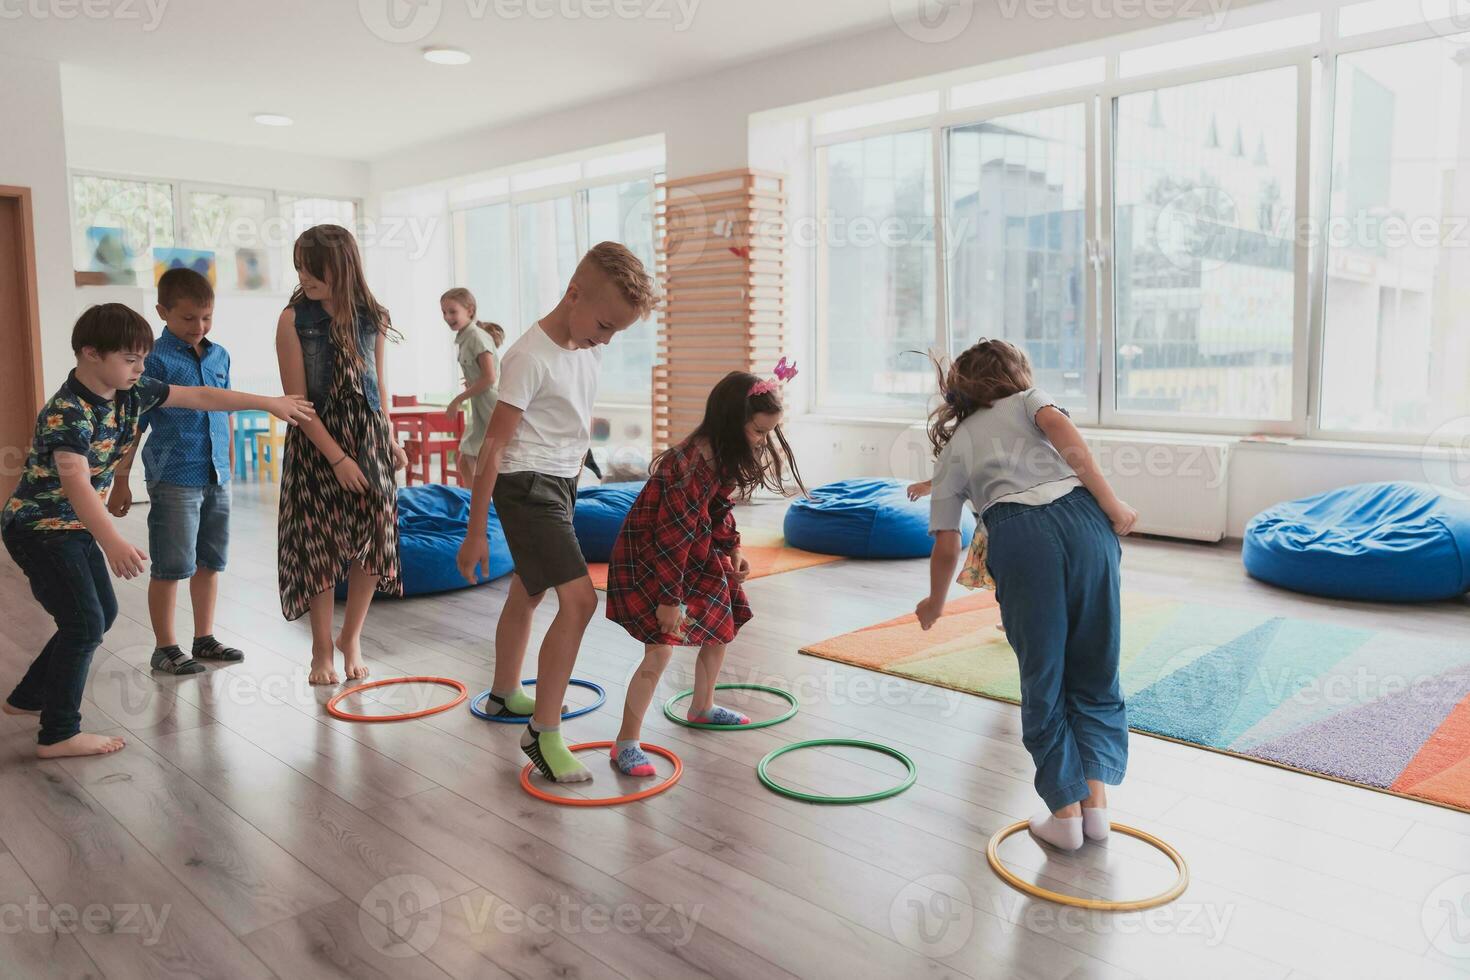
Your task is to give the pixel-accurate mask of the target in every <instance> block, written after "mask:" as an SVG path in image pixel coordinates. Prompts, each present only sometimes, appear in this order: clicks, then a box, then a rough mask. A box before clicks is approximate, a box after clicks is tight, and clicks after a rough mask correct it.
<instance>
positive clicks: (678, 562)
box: [607, 371, 805, 776]
mask: <svg viewBox="0 0 1470 980" xmlns="http://www.w3.org/2000/svg"><path fill="white" fill-rule="evenodd" d="M781 413H782V404H781V392H780V388H779V385H778V384H777V383H776V382H775V381H762V380H761V379H760V378H758V377H756V376H755V375H753V374H748V373H746V372H744V371H732V372H731V373H730V374H727V375H726V376H725V378H724V379H723V380H722V381H720V382H719V384H717V385H715V387H714V390H713V391H711V392H710V395H709V400H708V402H707V403H706V404H705V409H704V421H702V422H701V423H700V424H699V427H698V428H697V429H695V430H694V432H693V433H692V434H691V435H690V436H689V437H688V438H686V439H685V440H684V441H683V442H681V443H679V444H678V445H676V446H673V447H672V448H670V449H668V450H666V451H665V452H663V453H661V454H660V455H659V456H658V457H656V458H655V459H654V461H653V465H652V466H651V467H650V472H651V476H650V478H649V481H648V483H647V485H645V486H644V488H643V491H642V492H641V493H640V494H639V495H638V499H637V500H636V501H634V503H633V507H632V509H631V510H630V511H629V513H628V519H627V520H626V521H625V522H624V523H623V529H622V531H620V532H619V533H618V538H617V542H616V543H615V544H614V545H613V552H612V560H611V562H610V563H609V567H608V587H607V618H608V619H611V620H612V621H613V622H615V623H617V624H619V625H620V626H622V627H623V628H624V629H626V630H627V631H628V633H629V634H630V635H631V636H632V637H633V638H634V639H635V640H640V641H642V643H643V644H644V654H643V663H642V664H641V665H639V667H638V671H637V673H636V674H635V675H634V676H633V680H632V681H631V682H630V683H629V684H628V698H627V701H626V702H625V703H624V705H623V727H622V729H621V730H620V731H619V732H618V737H617V741H616V742H615V743H614V745H613V748H612V752H611V756H612V761H613V763H614V764H615V765H617V767H618V769H620V770H621V771H622V772H623V773H625V774H626V775H629V776H652V775H653V774H654V769H653V765H652V764H651V763H650V762H649V761H648V756H647V755H646V754H644V752H643V749H642V748H641V747H640V746H639V744H638V735H639V732H640V731H641V729H642V727H643V716H644V715H645V714H646V713H647V711H648V705H649V702H650V701H651V700H652V699H653V692H654V689H655V688H656V687H657V686H658V681H659V678H660V677H661V676H662V675H663V672H664V668H665V667H667V666H668V663H669V658H670V657H671V656H672V655H673V652H674V650H673V648H674V647H676V646H692V647H698V648H699V655H698V658H697V659H696V661H695V668H694V678H695V680H694V696H693V699H692V700H691V701H690V703H689V716H688V717H689V720H690V721H695V722H705V723H710V724H716V725H748V724H750V719H749V718H747V717H745V716H744V715H742V714H740V713H739V712H736V711H731V710H730V709H728V708H722V707H719V706H718V705H716V704H715V702H714V697H715V678H716V677H717V676H718V675H719V673H720V665H721V664H722V663H723V662H724V659H725V645H726V644H727V643H729V642H730V641H731V640H733V639H735V634H736V633H737V632H738V631H739V629H740V627H741V626H743V625H744V624H745V623H746V622H747V621H748V620H749V619H750V617H751V611H750V603H749V602H747V601H746V598H745V589H744V588H743V587H742V583H744V581H745V578H746V576H747V575H749V574H750V564H749V562H747V561H746V560H745V559H744V558H743V557H742V556H741V554H740V532H739V531H737V530H736V528H735V514H734V508H733V505H732V503H731V500H730V498H731V495H732V494H737V495H739V496H742V497H748V496H750V494H752V493H753V492H754V491H755V490H757V489H759V488H762V487H764V488H765V489H768V490H773V491H775V492H777V493H782V494H784V493H786V492H787V490H786V483H785V471H786V468H787V467H789V468H790V470H791V476H792V479H793V480H794V481H795V482H796V485H797V487H799V488H801V489H802V491H803V492H805V487H803V486H802V484H801V474H800V473H799V472H798V471H797V469H796V461H795V460H794V459H793V458H792V455H791V447H790V446H789V445H787V442H786V437H785V436H784V435H783V434H782V432H781Z"/></svg>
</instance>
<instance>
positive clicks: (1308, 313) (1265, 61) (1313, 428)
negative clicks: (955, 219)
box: [809, 0, 1466, 445]
mask: <svg viewBox="0 0 1470 980" xmlns="http://www.w3.org/2000/svg"><path fill="white" fill-rule="evenodd" d="M1345 6H1351V4H1350V3H1325V4H1324V3H1313V2H1310V0H1295V2H1293V0H1286V2H1282V3H1280V4H1273V5H1270V7H1269V8H1268V9H1267V10H1264V11H1244V12H1243V14H1244V15H1245V16H1246V17H1248V18H1249V23H1250V24H1257V23H1269V22H1273V21H1277V20H1283V19H1287V18H1292V17H1296V16H1299V15H1301V14H1303V13H1311V12H1318V13H1320V14H1321V19H1320V33H1319V36H1318V38H1317V40H1316V41H1314V42H1311V43H1306V44H1299V45H1296V46H1293V47H1289V48H1282V49H1280V50H1275V51H1270V52H1267V53H1264V54H1260V55H1253V56H1248V57H1234V58H1226V59H1221V60H1219V61H1211V62H1208V63H1206V64H1202V65H1199V66H1196V67H1191V68H1181V69H1169V70H1164V71H1158V72H1150V73H1146V74H1138V75H1133V76H1129V77H1127V78H1123V77H1120V75H1119V72H1118V65H1119V59H1120V56H1121V55H1122V54H1123V53H1124V52H1125V51H1129V50H1136V49H1139V48H1144V47H1152V46H1154V45H1156V44H1159V43H1162V42H1167V41H1171V40H1184V39H1187V38H1189V37H1191V36H1193V35H1192V34H1191V33H1190V32H1191V31H1198V30H1199V27H1198V26H1197V25H1196V26H1193V27H1191V26H1189V25H1167V26H1164V27H1160V28H1157V29H1154V30H1150V31H1145V32H1139V33H1137V34H1132V35H1128V36H1124V37H1119V38H1113V39H1109V40H1106V41H1102V42H1098V43H1096V44H1092V45H1080V46H1075V47H1068V48H1058V49H1054V50H1051V51H1047V52H1044V53H1040V54H1038V55H1037V56H1035V57H1032V58H1029V59H1028V60H1029V61H1030V62H1036V61H1044V62H1047V63H1050V62H1052V61H1057V62H1070V61H1079V60H1083V59H1086V58H1089V57H1095V56H1098V55H1101V56H1103V57H1104V58H1105V59H1106V68H1105V72H1104V80H1103V81H1102V82H1101V83H1099V84H1093V85H1086V86H1079V87H1073V88H1070V89H1059V90H1056V91H1051V92H1045V93H1042V94H1040V95H1035V96H1028V97H1024V98H1017V99H1010V100H1005V101H997V102H991V103H985V104H982V105H979V106H972V107H968V108H964V109H954V108H952V107H951V106H950V94H951V90H952V88H953V87H954V86H956V85H959V84H966V83H969V82H972V81H978V80H982V79H984V78H995V77H1004V76H1005V75H1007V74H1011V73H1015V72H1024V71H1027V70H1031V69H1033V68H1035V67H1036V65H1035V64H1034V63H1032V64H1027V63H1023V62H1022V61H1021V60H1020V59H1016V60H1014V61H1012V62H1008V63H1006V64H1004V65H994V64H992V65H987V66H983V67H977V69H976V70H975V71H973V72H963V73H962V72H950V73H945V74H943V75H937V76H933V77H932V78H931V79H930V80H929V82H930V83H932V84H933V85H934V86H935V87H937V88H938V90H939V98H940V108H939V111H938V112H937V113H935V114H934V115H932V116H929V117H923V116H920V117H914V118H908V119H902V120H895V121H892V122H887V123H882V124H876V125H872V126H865V127H860V128H855V129H849V130H843V131H837V132H829V133H822V134H819V135H813V136H812V138H811V141H810V143H811V145H810V150H811V162H812V167H811V187H810V188H809V190H810V194H811V200H812V201H813V202H814V203H815V207H816V213H817V214H821V213H822V211H823V209H824V207H825V202H826V189H825V187H824V186H823V185H824V183H825V179H824V173H825V171H824V159H823V154H824V152H825V148H826V147H828V146H830V145H832V144H834V143H845V142H851V141H853V140H858V139H864V138H868V137H872V136H881V135H891V134H895V133H902V132H914V131H917V130H922V129H925V128H927V129H929V130H930V131H931V133H932V134H933V138H934V153H933V154H932V157H931V166H932V167H933V168H934V173H933V185H934V192H935V232H934V239H935V248H936V250H937V254H936V276H935V287H936V288H937V289H938V290H939V297H938V300H939V301H938V303H937V304H936V317H935V319H936V335H935V337H934V338H933V344H934V346H933V348H932V349H933V350H934V351H935V352H937V353H941V354H951V353H953V351H952V350H951V349H950V342H951V338H950V336H949V324H950V322H951V319H952V316H951V310H950V308H949V307H950V303H951V296H950V290H949V275H950V269H949V263H948V261H947V255H946V251H947V249H946V244H945V243H946V241H947V238H948V235H947V231H948V224H949V221H950V215H949V213H948V185H949V178H950V174H949V160H948V155H947V148H948V139H947V135H946V134H947V131H948V130H949V129H951V128H955V127H959V126H965V125H973V124H975V123H980V122H985V121H988V120H992V119H995V118H997V117H1002V116H1009V115H1014V114H1016V113H1021V112H1028V111H1036V110H1041V109H1047V108H1054V107H1057V106H1062V105H1070V104H1077V103H1079V102H1081V103H1083V104H1084V105H1085V106H1086V107H1087V113H1086V116H1087V125H1088V135H1087V139H1088V145H1087V153H1088V163H1087V171H1088V172H1087V188H1086V201H1087V204H1086V206H1087V209H1088V216H1087V226H1088V229H1089V230H1088V234H1087V243H1086V247H1087V251H1088V256H1089V259H1090V264H1091V267H1092V274H1091V275H1089V276H1088V283H1087V287H1088V302H1087V309H1086V315H1087V327H1088V329H1087V338H1086V351H1087V357H1086V365H1087V378H1086V379H1085V383H1086V385H1087V390H1088V403H1089V411H1088V412H1087V413H1086V414H1085V415H1079V416H1078V419H1077V420H1078V422H1079V423H1081V424H1083V425H1094V426H1101V427H1109V428H1118V429H1127V430H1135V431H1164V432H1173V433H1200V434H1219V435H1240V436H1244V435H1251V434H1263V435H1274V436H1282V437H1292V438H1303V439H1309V440H1320V441H1338V442H1357V443H1377V444H1388V445H1413V444H1422V443H1423V441H1424V440H1425V438H1426V437H1427V436H1428V435H1429V434H1430V433H1429V432H1419V431H1414V432H1410V431H1406V430H1405V431H1394V432H1374V431H1363V430H1351V429H1350V430H1343V429H1330V428H1325V427H1323V426H1322V425H1321V404H1322V395H1323V391H1322V388H1323V383H1324V382H1323V373H1322V372H1323V359H1324V355H1325V347H1324V341H1325V337H1326V304H1325V300H1326V294H1327V288H1328V268H1329V250H1328V247H1327V243H1326V242H1324V241H1314V240H1312V237H1311V236H1308V235H1304V234H1302V229H1314V228H1317V227H1319V226H1321V225H1322V224H1323V221H1324V219H1325V218H1327V217H1328V215H1329V208H1330V203H1331V200H1332V197H1331V195H1332V182H1333V174H1332V160H1333V149H1334V145H1333V144H1334V139H1335V136H1336V134H1335V133H1334V126H1335V119H1336V94H1337V75H1338V64H1337V61H1338V59H1339V58H1340V57H1343V56H1346V55H1351V54H1355V53H1357V52H1361V51H1368V50H1373V49H1377V48H1385V47H1391V46H1394V45H1399V44H1405V43H1412V42H1415V41H1424V40H1432V39H1433V38H1436V37H1444V36H1446V35H1453V34H1465V33H1466V32H1465V31H1463V30H1459V31H1456V30H1454V28H1455V26H1456V25H1455V24H1454V22H1453V19H1452V18H1443V19H1440V20H1436V21H1433V22H1428V23H1410V24H1404V25H1400V26H1398V27H1392V28H1385V29H1383V30H1378V31H1369V32H1364V33H1362V34H1357V35H1353V36H1351V37H1342V36H1340V35H1339V33H1338V19H1339V14H1340V9H1341V8H1342V7H1345ZM1284 67H1292V68H1295V69H1296V151H1295V152H1296V161H1295V169H1296V181H1295V185H1294V197H1295V201H1294V208H1293V213H1294V216H1295V232H1296V233H1295V234H1294V242H1293V263H1292V270H1293V278H1294V296H1293V304H1292V309H1293V313H1292V316H1293V331H1292V371H1291V379H1292V391H1291V402H1290V403H1291V418H1290V419H1286V420H1270V419H1251V418H1214V417H1209V416H1194V415H1182V414H1170V413H1150V412H1137V411H1120V410H1118V409H1117V407H1116V405H1117V402H1116V397H1117V374H1116V369H1117V350H1116V349H1117V344H1116V342H1115V340H1114V338H1115V337H1116V335H1117V334H1116V315H1117V309H1116V296H1115V292H1116V290H1115V275H1116V263H1115V255H1114V237H1113V235H1114V213H1113V207H1114V200H1115V186H1114V176H1115V171H1116V159H1115V156H1114V153H1115V142H1116V139H1115V137H1116V131H1115V125H1116V118H1117V115H1116V113H1117V100H1118V99H1119V98H1121V97H1122V96H1125V95H1130V94H1136V93H1139V92H1147V91H1151V90H1154V89H1160V88H1171V87H1175V86H1179V85H1187V84H1190V83H1195V82H1205V81H1212V80H1219V79H1225V78H1230V77H1233V76H1237V75H1246V74H1251V73H1254V72H1259V71H1267V70H1271V69H1275V68H1284ZM922 88H923V83H922V82H921V83H916V82H913V81H910V82H907V83H904V84H903V86H902V89H901V90H900V89H898V88H896V87H895V88H894V89H889V90H886V91H887V92H890V93H901V94H913V93H915V92H916V91H921V90H922ZM891 97H892V95H891V94H884V92H882V91H875V92H874V93H873V100H872V101H874V102H881V101H886V100H887V99H888V98H891ZM853 102H854V100H852V99H851V98H845V99H843V100H842V102H841V104H842V105H843V106H845V107H851V105H852V104H853ZM825 108H826V107H825V106H818V107H816V108H814V109H813V110H812V111H811V112H810V114H809V115H810V116H811V117H812V118H815V116H816V115H818V114H820V113H821V112H822V111H825ZM814 251H815V253H816V254H815V256H814V265H815V275H814V277H813V290H814V295H813V296H812V308H813V311H814V322H813V324H812V330H813V334H814V336H813V350H814V353H815V355H816V356H815V358H814V360H815V361H816V365H817V367H816V371H815V372H814V374H815V376H816V378H815V385H814V403H813V405H812V412H813V414H814V415H815V416H818V417H824V418H850V419H857V420H870V421H889V420H892V421H900V420H901V421H904V422H910V423H911V422H914V421H918V416H916V415H912V414H910V413H908V412H907V411H906V410H905V409H903V408H898V407H895V406H892V405H888V406H883V407H881V408H875V409H873V410H872V411H861V410H854V409H852V408H851V407H849V406H842V405H833V404H832V402H831V400H830V399H829V397H828V392H829V390H830V389H829V384H830V380H829V378H828V373H829V372H828V370H827V363H828V362H827V354H828V352H829V349H830V348H829V339H828V333H829V331H828V326H827V323H826V317H825V311H824V309H823V298H822V297H823V295H824V290H825V286H826V283H827V279H826V270H827V256H826V249H825V248H824V247H822V245H821V243H820V242H819V243H818V246H817V247H816V248H815V250H814ZM895 416H903V418H902V419H897V418H895Z"/></svg>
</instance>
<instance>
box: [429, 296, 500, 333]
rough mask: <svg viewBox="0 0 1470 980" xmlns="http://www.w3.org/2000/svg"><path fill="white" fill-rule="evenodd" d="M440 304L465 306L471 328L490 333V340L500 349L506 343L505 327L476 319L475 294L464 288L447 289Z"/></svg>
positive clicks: (441, 297)
mask: <svg viewBox="0 0 1470 980" xmlns="http://www.w3.org/2000/svg"><path fill="white" fill-rule="evenodd" d="M439 303H440V304H441V305H442V304H444V303H458V304H459V305H460V306H463V307H464V308H465V310H466V311H468V312H469V315H470V326H472V327H479V328H480V329H481V330H483V331H485V332H486V333H488V334H489V335H490V339H491V340H493V341H495V346H496V347H499V346H500V345H501V344H503V343H505V328H504V327H502V326H501V325H500V324H498V323H489V322H487V321H485V320H476V319H475V309H476V307H475V294H474V293H472V292H470V291H469V290H468V289H465V288H464V287H463V286H455V287H454V288H453V289H446V290H444V295H443V296H440V297H439Z"/></svg>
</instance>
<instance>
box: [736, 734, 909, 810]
mask: <svg viewBox="0 0 1470 980" xmlns="http://www.w3.org/2000/svg"><path fill="white" fill-rule="evenodd" d="M820 745H851V746H853V747H854V748H859V749H872V750H873V751H874V752H882V753H883V754H884V755H891V756H893V758H895V759H897V760H898V761H899V762H902V763H903V764H904V765H905V766H907V767H908V771H909V774H908V776H907V778H905V779H904V781H903V782H901V783H899V784H898V785H897V786H894V787H891V788H889V789H883V790H879V791H878V792H876V793H864V794H863V795H861V796H817V795H815V794H813V793H803V792H801V791H799V790H794V789H788V788H787V787H785V786H782V785H781V784H780V783H778V782H776V781H775V780H774V779H772V778H771V777H770V776H769V775H768V774H767V773H766V767H767V766H769V765H770V764H771V763H772V762H773V761H774V760H775V759H777V758H778V757H779V756H783V755H785V754H786V753H787V752H793V751H795V750H796V749H807V748H813V747H815V746H820ZM755 773H756V775H757V776H759V777H760V780H761V782H762V783H763V784H764V785H765V787H766V789H769V790H771V791H772V792H775V793H780V794H781V795H782V796H789V797H791V799H793V800H801V801H802V802H803V803H834V804H835V803H873V802H876V801H878V800H886V799H888V798H889V797H890V796H897V795H898V794H899V793H902V792H903V791H904V790H906V789H908V788H909V787H910V786H912V785H914V782H915V781H916V780H917V779H918V778H919V770H918V769H916V768H914V760H912V759H910V758H909V757H908V756H906V755H904V754H903V753H902V752H900V751H898V749H894V748H890V747H888V746H887V745H879V744H878V743H877V742H864V741H862V740H861V739H856V738H813V739H808V740H807V741H805V742H792V743H791V744H790V745H783V746H781V747H780V748H779V749H777V750H776V751H774V752H772V753H771V754H770V755H768V756H766V757H765V758H764V759H762V760H761V762H760V765H758V766H756V769H755Z"/></svg>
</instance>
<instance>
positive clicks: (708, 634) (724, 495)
mask: <svg viewBox="0 0 1470 980" xmlns="http://www.w3.org/2000/svg"><path fill="white" fill-rule="evenodd" d="M739 547H740V533H739V531H737V530H736V529H735V514H734V508H733V505H732V504H731V503H730V496H729V488H727V487H722V486H721V485H720V482H719V479H718V477H717V476H716V474H715V470H714V466H713V464H711V463H710V461H709V460H707V459H705V458H704V455H703V454H702V453H700V452H699V451H698V450H697V449H694V448H693V447H690V446H687V445H685V446H679V447H677V448H676V449H674V450H673V451H672V452H670V453H669V454H668V455H667V456H665V457H664V459H663V462H662V464H661V465H660V466H659V468H658V472H657V473H655V474H653V476H652V478H651V479H650V480H649V481H648V483H647V485H646V486H644V488H643V492H642V493H640V494H639V495H638V499H637V500H635V501H634V502H633V507H632V509H631V510H630V511H629V512H628V519H627V520H626V521H624V522H623V529H622V531H621V532H619V533H618V539H617V542H616V543H615V544H614V545H613V552H612V560H611V561H610V562H609V563H608V574H607V618H608V619H610V620H612V621H613V622H615V623H617V624H618V625H620V626H622V627H623V628H624V629H625V630H627V631H628V633H629V635H631V636H632V637H633V638H634V639H635V640H640V641H642V642H643V643H654V644H668V645H670V646H704V645H705V644H712V643H729V642H730V641H731V640H733V639H735V634H736V633H737V632H738V631H739V629H740V627H741V626H744V625H745V623H746V622H748V621H749V620H750V617H751V611H750V603H749V602H748V601H746V598H745V590H744V589H743V588H742V587H741V586H740V585H739V584H737V583H736V582H735V581H734V579H733V578H732V577H731V572H732V570H733V565H732V563H731V555H733V554H734V552H735V551H736V550H738V549H739ZM681 603H682V604H683V605H684V606H685V607H686V613H685V614H686V617H687V618H686V620H685V632H684V635H683V636H674V635H671V634H668V633H661V632H660V631H659V626H658V607H659V606H661V605H667V606H677V605H680V604H681Z"/></svg>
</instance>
